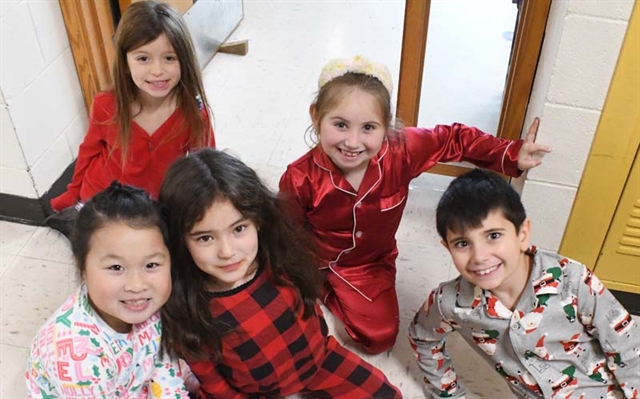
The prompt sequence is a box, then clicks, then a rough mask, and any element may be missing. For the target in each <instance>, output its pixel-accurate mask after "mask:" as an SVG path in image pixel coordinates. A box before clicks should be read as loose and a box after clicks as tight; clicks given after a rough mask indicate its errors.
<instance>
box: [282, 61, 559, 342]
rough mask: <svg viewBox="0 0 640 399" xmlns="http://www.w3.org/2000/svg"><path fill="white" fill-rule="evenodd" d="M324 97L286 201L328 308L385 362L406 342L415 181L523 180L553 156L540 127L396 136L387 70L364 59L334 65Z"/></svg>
mask: <svg viewBox="0 0 640 399" xmlns="http://www.w3.org/2000/svg"><path fill="white" fill-rule="evenodd" d="M318 88H319V91H318V94H317V97H316V99H315V101H314V103H313V104H311V106H310V108H309V113H310V115H311V119H312V121H313V125H312V129H313V130H312V131H313V132H314V133H315V134H316V135H317V145H316V146H315V147H314V148H313V149H311V150H310V151H309V152H308V153H306V154H305V155H303V156H302V157H301V158H299V159H298V160H296V161H295V162H293V163H291V164H290V165H289V166H288V167H287V170H286V172H285V173H284V175H283V176H282V177H281V179H280V192H281V194H282V195H283V196H285V197H287V198H288V199H289V202H290V203H291V206H292V208H293V212H294V214H295V216H296V217H299V218H300V219H301V220H302V221H303V223H304V224H305V226H307V228H308V229H309V230H310V231H311V233H312V235H313V237H314V238H315V241H316V244H317V246H318V248H319V251H320V257H321V264H320V269H321V270H323V271H324V274H325V276H326V284H325V292H324V294H323V296H322V300H323V302H324V303H325V305H326V306H327V307H328V308H329V310H331V312H333V313H334V314H335V315H336V316H337V317H338V318H340V319H341V320H342V321H343V322H344V324H345V327H346V330H347V332H348V333H349V335H350V336H351V337H352V338H353V339H354V340H355V341H356V342H358V343H360V344H361V345H362V346H363V347H364V348H365V350H367V351H368V352H370V353H380V352H383V351H386V350H388V349H390V348H391V347H392V346H393V344H394V342H395V339H396V336H397V334H398V328H399V310H398V298H397V295H396V290H395V277H396V267H395V261H396V257H397V256H398V248H397V246H396V240H395V234H396V231H397V230H398V226H399V224H400V219H401V217H402V211H403V210H404V207H405V205H406V203H407V195H408V193H409V183H410V182H411V180H412V179H414V178H415V177H417V176H418V175H420V174H421V173H422V172H425V171H427V170H429V169H430V168H431V167H433V166H434V165H436V164H437V163H438V162H460V161H468V162H471V163H473V164H475V165H477V166H479V167H482V168H488V169H492V170H495V171H498V172H502V173H504V174H507V175H509V176H518V175H520V174H521V173H522V171H525V170H527V169H530V168H532V167H535V166H537V165H539V164H540V161H539V159H538V158H537V157H535V155H536V153H538V152H549V151H550V150H549V149H548V148H547V147H544V146H541V145H538V144H535V143H534V142H533V140H534V138H535V134H536V132H537V129H538V123H539V121H538V119H537V118H536V120H535V121H534V122H533V124H532V125H531V127H530V128H529V131H528V133H527V135H526V138H525V140H517V141H510V140H502V139H498V138H496V137H494V136H491V135H489V134H485V133H483V132H481V131H480V130H478V129H476V128H473V127H468V126H465V125H462V124H458V123H456V124H453V125H451V126H445V125H438V126H436V127H434V128H432V129H424V128H414V127H407V128H403V129H395V128H392V127H390V126H391V120H392V115H391V103H390V100H391V92H392V89H393V87H392V81H391V76H390V74H389V71H388V70H387V68H386V67H385V66H384V65H381V64H377V63H372V62H370V61H367V60H366V59H363V58H362V57H354V58H353V59H349V60H343V59H341V60H334V61H332V62H330V63H329V64H327V65H326V66H325V67H324V69H323V71H322V73H321V75H320V79H319V81H318Z"/></svg>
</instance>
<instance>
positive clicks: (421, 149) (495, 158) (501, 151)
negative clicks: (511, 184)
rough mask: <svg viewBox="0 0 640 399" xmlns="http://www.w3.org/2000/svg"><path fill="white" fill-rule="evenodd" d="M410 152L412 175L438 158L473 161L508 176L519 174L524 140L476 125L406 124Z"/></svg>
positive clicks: (406, 136)
mask: <svg viewBox="0 0 640 399" xmlns="http://www.w3.org/2000/svg"><path fill="white" fill-rule="evenodd" d="M405 138H406V143H407V144H406V145H407V153H408V156H409V159H410V163H411V165H412V168H413V170H412V173H413V176H417V175H419V174H420V173H422V172H424V171H426V170H427V169H430V168H431V167H433V166H434V165H435V164H436V163H438V162H461V161H466V162H471V163H472V164H474V165H476V166H478V167H481V168H486V169H491V170H494V171H496V172H500V173H504V174H506V175H509V176H514V177H515V176H519V175H520V174H521V173H522V171H521V170H518V153H519V151H520V148H521V147H522V144H523V141H522V140H515V141H512V140H504V139H499V138H496V137H494V136H492V135H490V134H486V133H484V132H482V131H481V130H480V129H477V128H475V127H469V126H465V125H463V124H460V123H454V124H453V125H451V126H447V125H438V126H436V127H434V128H433V129H423V128H406V129H405Z"/></svg>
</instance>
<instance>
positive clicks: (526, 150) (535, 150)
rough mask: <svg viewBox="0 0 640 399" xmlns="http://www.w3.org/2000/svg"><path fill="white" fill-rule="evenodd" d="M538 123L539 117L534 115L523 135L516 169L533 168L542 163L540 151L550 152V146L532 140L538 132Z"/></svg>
mask: <svg viewBox="0 0 640 399" xmlns="http://www.w3.org/2000/svg"><path fill="white" fill-rule="evenodd" d="M538 125H540V118H538V117H536V118H535V119H534V120H533V123H532V124H531V126H529V131H528V132H527V135H526V136H525V137H524V144H522V147H521V148H520V152H519V153H518V169H520V170H529V169H531V168H535V167H536V166H538V165H540V164H541V163H542V153H549V152H551V148H549V147H547V146H545V145H540V144H536V143H535V142H534V141H535V139H536V134H537V133H538Z"/></svg>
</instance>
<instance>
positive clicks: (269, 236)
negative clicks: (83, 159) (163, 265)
mask: <svg viewBox="0 0 640 399" xmlns="http://www.w3.org/2000/svg"><path fill="white" fill-rule="evenodd" d="M160 203H161V204H162V206H163V207H164V209H165V212H166V217H167V221H168V224H169V231H170V236H171V243H170V251H171V254H172V256H173V261H174V268H172V275H173V291H172V294H171V297H170V299H169V301H168V302H167V304H166V305H165V306H164V307H163V310H162V318H163V337H162V345H163V347H164V349H165V350H167V351H168V352H169V353H171V354H174V355H176V354H177V355H179V356H182V357H184V358H185V359H186V360H187V362H188V363H189V365H190V367H191V369H192V371H193V373H194V374H195V375H196V376H197V377H198V379H199V380H200V384H201V385H200V392H199V393H200V396H202V397H207V398H208V397H211V398H217V399H230V398H276V397H281V396H287V395H291V394H294V393H301V394H303V395H305V396H308V397H313V398H345V399H347V398H348V399H358V398H363V399H364V398H401V394H400V392H399V391H398V389H397V388H395V387H394V386H393V385H391V384H390V383H389V381H388V380H387V378H386V377H385V376H384V374H383V373H382V372H381V371H380V370H378V369H376V368H375V367H373V366H372V365H370V364H368V363H367V362H365V361H364V360H362V359H361V358H360V357H358V356H357V355H355V354H354V353H352V352H350V351H348V350H347V349H345V348H344V347H342V346H341V345H340V344H339V343H338V342H337V341H336V340H335V339H334V338H333V337H331V336H329V335H328V331H327V326H326V324H325V321H324V318H323V317H322V312H321V310H320V308H319V306H318V303H317V302H316V298H317V297H318V295H319V294H320V289H321V282H320V275H319V272H318V270H317V268H316V267H315V265H316V259H315V256H314V252H313V250H312V248H313V246H312V244H311V241H310V240H308V239H307V238H306V235H305V234H304V233H303V232H301V231H300V230H299V228H298V227H296V224H295V222H293V221H292V219H291V218H289V217H287V215H286V214H284V211H283V209H284V208H283V206H282V204H281V200H280V199H279V198H278V197H277V196H276V195H275V194H274V193H272V192H271V191H270V190H269V189H268V188H267V187H266V186H265V185H264V184H263V183H262V182H261V181H260V178H259V177H258V176H257V175H256V173H255V172H254V171H253V170H252V169H251V168H249V167H248V166H246V165H245V164H243V163H242V162H241V161H239V160H237V159H235V158H234V157H232V156H230V155H228V154H225V153H223V152H218V151H215V150H212V149H205V150H201V151H198V152H195V153H193V154H191V155H189V156H187V157H185V158H183V159H181V160H179V161H177V162H176V163H175V164H174V165H173V166H172V167H171V168H170V169H169V172H168V173H167V176H166V178H165V181H164V182H163V184H162V188H161V190H160Z"/></svg>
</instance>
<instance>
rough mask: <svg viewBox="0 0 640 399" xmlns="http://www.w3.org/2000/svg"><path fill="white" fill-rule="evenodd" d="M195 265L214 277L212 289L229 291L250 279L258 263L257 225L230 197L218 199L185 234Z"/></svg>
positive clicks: (211, 282) (211, 283)
mask: <svg viewBox="0 0 640 399" xmlns="http://www.w3.org/2000/svg"><path fill="white" fill-rule="evenodd" d="M185 243H186V246H187V248H188V249H189V252H190V253H191V257H192V258H193V261H194V262H195V264H196V266H198V268H199V269H200V270H202V271H203V272H205V273H206V274H208V275H209V276H211V279H210V281H209V284H208V286H207V289H209V290H210V291H228V290H230V289H233V288H235V287H238V286H240V285H242V284H244V283H246V282H247V281H249V280H250V279H251V278H252V277H253V275H254V274H255V272H256V270H257V268H258V265H257V260H256V256H257V254H258V229H257V227H256V225H255V223H254V222H253V221H251V220H249V219H246V218H245V217H244V216H242V214H241V213H240V212H238V210H237V209H236V208H235V207H234V206H233V204H232V203H231V201H229V200H228V199H221V200H217V201H215V202H214V203H213V204H212V205H211V206H210V207H209V209H208V210H207V212H206V213H205V214H204V217H203V218H202V219H201V220H199V221H198V222H196V223H195V224H194V226H193V228H192V229H191V231H190V232H188V233H187V235H186V237H185Z"/></svg>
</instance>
